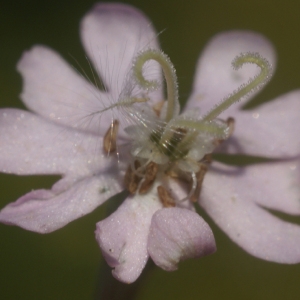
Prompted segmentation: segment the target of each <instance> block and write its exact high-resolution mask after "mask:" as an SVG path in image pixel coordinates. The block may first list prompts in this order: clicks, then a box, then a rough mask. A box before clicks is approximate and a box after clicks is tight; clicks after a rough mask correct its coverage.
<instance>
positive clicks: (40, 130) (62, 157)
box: [0, 109, 111, 177]
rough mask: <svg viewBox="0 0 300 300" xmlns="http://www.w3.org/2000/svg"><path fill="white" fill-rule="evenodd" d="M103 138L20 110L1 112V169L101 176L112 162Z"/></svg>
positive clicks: (11, 171) (25, 172)
mask: <svg viewBox="0 0 300 300" xmlns="http://www.w3.org/2000/svg"><path fill="white" fill-rule="evenodd" d="M101 152H102V139H99V137H98V136H95V135H91V134H90V135H89V134H86V133H84V134H83V133H81V132H79V131H76V130H74V129H71V128H66V127H62V126H60V125H57V124H55V123H52V122H48V121H47V120H45V119H43V118H41V117H39V116H36V115H34V114H32V113H30V112H27V111H23V110H18V109H1V110H0V170H1V172H4V173H14V174H18V175H28V174H72V176H75V175H76V176H78V177H80V176H83V175H84V174H86V175H87V174H92V173H97V172H99V171H100V170H103V169H105V168H106V167H107V165H108V164H109V163H110V162H111V159H110V158H108V157H107V156H106V155H104V154H102V153H101Z"/></svg>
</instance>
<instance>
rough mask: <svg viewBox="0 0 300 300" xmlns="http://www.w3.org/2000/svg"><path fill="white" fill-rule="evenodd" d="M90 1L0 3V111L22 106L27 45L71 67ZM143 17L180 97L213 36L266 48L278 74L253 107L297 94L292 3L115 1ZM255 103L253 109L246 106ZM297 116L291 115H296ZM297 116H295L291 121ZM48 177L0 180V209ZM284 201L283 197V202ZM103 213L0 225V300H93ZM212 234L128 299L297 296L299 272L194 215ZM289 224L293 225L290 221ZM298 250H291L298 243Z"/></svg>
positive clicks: (299, 21) (295, 6) (79, 52)
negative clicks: (34, 226)
mask: <svg viewBox="0 0 300 300" xmlns="http://www.w3.org/2000/svg"><path fill="white" fill-rule="evenodd" d="M93 3H95V2H94V1H90V0H76V1H72V0H51V1H49V0H43V1H40V0H26V1H24V0H13V1H2V2H1V9H0V45H1V48H0V107H23V106H22V103H21V102H20V100H19V97H18V95H19V93H20V91H21V86H22V82H21V77H20V76H19V74H18V73H17V72H16V68H15V66H16V63H17V61H18V60H19V58H20V56H21V54H22V52H23V51H24V50H26V49H28V48H30V47H31V46H32V45H34V44H45V45H48V46H50V47H51V48H53V49H56V50H57V51H58V52H59V53H60V54H61V55H62V56H64V57H65V58H66V59H67V60H69V62H70V63H71V64H73V65H74V61H72V59H71V56H70V55H69V54H71V55H72V56H73V57H75V58H76V59H78V60H79V61H84V51H83V49H82V47H81V44H80V41H79V35H78V25H79V21H80V19H81V17H82V16H83V15H84V14H85V13H86V12H87V11H88V10H89V9H90V8H91V6H92V5H93ZM124 3H128V4H132V5H134V6H136V7H138V8H140V9H141V10H142V11H144V12H145V13H146V14H147V15H148V16H149V18H150V19H151V20H152V21H153V24H154V26H155V28H156V29H157V31H161V30H164V31H163V33H162V34H161V35H160V42H161V46H162V49H163V50H164V51H165V52H166V53H167V54H168V55H169V56H170V58H171V60H172V61H173V63H174V65H175V67H176V69H177V74H178V77H179V85H180V95H181V96H182V99H183V100H184V99H186V97H187V96H188V94H189V91H190V89H191V84H192V79H193V73H194V68H195V62H196V60H197V58H198V55H199V53H200V51H201V49H202V48H203V47H204V45H205V43H206V42H207V41H208V40H209V38H210V37H212V36H213V35H214V34H216V33H218V32H220V31H224V30H230V29H250V30H254V31H258V32H261V33H262V34H264V35H265V36H267V37H268V38H269V39H270V40H271V41H272V42H273V43H274V45H275V48H276V49H277V53H278V67H277V71H276V73H275V76H274V78H273V80H272V81H271V83H270V84H268V86H267V87H266V88H265V89H264V91H263V92H262V93H260V94H259V96H258V97H257V100H255V101H258V102H259V101H260V102H261V101H266V100H269V99H272V98H274V97H276V96H278V95H280V94H283V93H286V92H288V91H290V90H293V89H297V88H300V59H299V53H300V39H299V32H300V18H299V10H300V1H293V0H286V1H282V0H264V1H261V0H252V1H243V0H231V1H228V0H209V1H208V0H206V1H205V0H177V1H176V4H175V1H171V0H163V1H162V0H151V1H138V0H136V1H133V0H132V1H130V0H128V1H124ZM256 103H257V102H256ZM299 114H300V112H299ZM299 117H300V115H299ZM56 179H57V178H55V177H54V176H52V177H46V176H26V177H17V176H13V175H5V174H3V175H2V174H1V175H0V191H1V197H0V207H3V206H5V205H6V204H7V203H9V202H11V201H14V200H16V199H17V198H18V197H20V196H21V195H23V194H24V193H26V192H28V191H30V190H32V189H37V188H50V187H51V185H52V184H53V182H55V180H56ZM283 201H284V199H283ZM105 209H106V206H105V205H104V206H103V207H100V208H99V209H97V210H96V211H94V212H93V213H92V214H90V215H88V216H85V217H84V218H81V219H79V220H77V221H75V222H73V223H71V224H69V225H68V226H66V227H65V228H63V229H61V230H59V231H57V232H54V233H51V234H48V235H40V234H37V233H32V232H28V231H25V230H22V229H20V228H17V227H10V226H5V225H2V224H0V298H1V299H31V300H32V299H43V300H44V299H45V300H46V299H66V300H67V299H72V300H75V299H81V300H82V299H93V298H94V295H95V291H96V289H97V284H98V283H97V282H98V281H99V280H100V279H99V269H100V266H101V264H102V263H103V261H102V257H101V253H100V251H99V248H98V245H97V243H96V241H95V239H94V229H95V223H96V222H97V221H99V220H100V219H102V218H103V216H104V213H105ZM202 215H203V216H204V218H205V219H206V220H207V221H208V222H209V223H210V224H211V227H212V228H213V231H214V233H215V237H216V241H217V246H218V251H217V253H216V254H214V255H211V256H209V257H205V258H203V259H200V260H190V261H186V262H183V263H181V264H180V266H179V270H178V271H176V272H172V273H168V272H165V271H162V270H160V269H158V268H155V269H154V270H153V271H152V272H151V273H149V274H148V275H147V279H146V281H145V284H144V285H143V286H142V288H141V289H140V290H139V294H138V299H141V300H146V299H147V300H150V299H154V297H155V299H157V300H160V299H164V300H165V299H173V300H175V299H186V300H189V299H205V300H210V299H231V300H233V299H243V300H246V299H249V300H250V299H265V300H267V299H272V300H275V299H285V300H288V299H298V297H299V294H300V284H299V278H300V265H280V264H275V263H270V262H265V261H262V260H259V259H256V258H254V257H251V256H250V255H248V254H247V253H245V252H244V251H242V250H241V249H239V248H238V247H237V246H236V245H235V244H233V243H232V242H231V241H230V240H229V238H227V236H225V235H224V234H223V233H222V232H221V231H220V230H219V229H218V228H217V227H216V226H215V225H214V224H213V222H211V220H210V219H209V218H208V217H207V216H206V215H205V214H204V213H203V212H202ZM293 221H294V222H296V223H299V224H300V217H299V218H297V217H294V218H293ZM299 247H300V245H299Z"/></svg>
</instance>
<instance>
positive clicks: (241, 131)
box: [218, 90, 300, 158]
mask: <svg viewBox="0 0 300 300" xmlns="http://www.w3.org/2000/svg"><path fill="white" fill-rule="evenodd" d="M299 111H300V90H297V91H293V92H290V93H288V94H285V95H283V96H280V97H278V98H277V99H275V100H273V101H271V102H268V103H266V104H263V105H260V106H258V107H256V108H254V109H252V110H245V111H240V112H239V113H238V114H235V115H232V117H234V119H235V129H234V132H233V135H232V137H231V138H230V139H229V140H228V141H226V142H225V143H223V144H222V146H221V148H220V149H219V150H218V151H220V152H226V153H231V154H236V153H239V154H249V155H257V156H264V157H279V158H284V157H292V156H297V155H299V154H300V137H299V128H300V117H299V116H300V115H299Z"/></svg>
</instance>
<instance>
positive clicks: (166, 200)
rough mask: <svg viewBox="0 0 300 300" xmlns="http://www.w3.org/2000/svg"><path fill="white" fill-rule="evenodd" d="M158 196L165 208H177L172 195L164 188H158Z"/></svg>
mask: <svg viewBox="0 0 300 300" xmlns="http://www.w3.org/2000/svg"><path fill="white" fill-rule="evenodd" d="M157 194H158V198H159V200H160V201H161V203H162V204H163V206H164V207H174V206H175V200H174V198H173V197H172V196H171V194H170V193H169V192H168V191H167V190H166V189H165V188H164V187H163V186H162V185H160V186H158V187H157Z"/></svg>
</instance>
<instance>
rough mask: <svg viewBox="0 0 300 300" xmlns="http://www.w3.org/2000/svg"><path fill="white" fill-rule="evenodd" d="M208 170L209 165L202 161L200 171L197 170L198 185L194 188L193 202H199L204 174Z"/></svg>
mask: <svg viewBox="0 0 300 300" xmlns="http://www.w3.org/2000/svg"><path fill="white" fill-rule="evenodd" d="M206 172H207V166H206V165H204V164H202V163H200V169H199V172H197V174H196V179H197V186H196V188H195V189H194V192H193V194H192V195H191V197H190V199H191V201H192V202H197V201H198V199H199V197H200V192H201V189H202V182H203V179H204V175H205V173H206Z"/></svg>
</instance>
